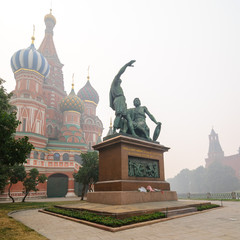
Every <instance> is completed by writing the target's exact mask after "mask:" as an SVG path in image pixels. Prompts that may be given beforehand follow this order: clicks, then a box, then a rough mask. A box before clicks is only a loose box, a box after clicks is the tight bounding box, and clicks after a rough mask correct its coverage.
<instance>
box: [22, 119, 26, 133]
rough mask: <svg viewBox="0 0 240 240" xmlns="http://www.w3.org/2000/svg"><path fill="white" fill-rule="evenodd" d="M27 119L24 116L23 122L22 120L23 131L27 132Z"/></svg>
mask: <svg viewBox="0 0 240 240" xmlns="http://www.w3.org/2000/svg"><path fill="white" fill-rule="evenodd" d="M26 121H27V119H26V118H23V122H22V131H23V132H26Z"/></svg>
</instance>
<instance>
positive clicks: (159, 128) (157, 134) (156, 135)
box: [153, 122, 162, 141]
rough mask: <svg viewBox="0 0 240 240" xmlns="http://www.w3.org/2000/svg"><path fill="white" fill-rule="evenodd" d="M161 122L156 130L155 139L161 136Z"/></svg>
mask: <svg viewBox="0 0 240 240" xmlns="http://www.w3.org/2000/svg"><path fill="white" fill-rule="evenodd" d="M161 125H162V124H161V123H160V122H159V123H158V124H157V126H156V128H155V131H154V133H153V141H156V140H157V139H158V137H159V134H160V131H161Z"/></svg>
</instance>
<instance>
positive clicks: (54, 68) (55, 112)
mask: <svg viewBox="0 0 240 240" xmlns="http://www.w3.org/2000/svg"><path fill="white" fill-rule="evenodd" d="M44 21H45V25H46V30H45V36H44V39H43V41H42V43H41V45H40V47H39V49H38V51H39V52H40V53H42V55H43V56H44V57H45V58H46V59H47V60H48V63H49V65H50V74H49V76H48V78H47V79H46V80H45V81H44V85H43V89H44V98H45V100H46V105H47V111H46V125H47V126H46V127H47V132H46V136H47V137H48V138H50V139H55V140H57V138H58V135H59V130H60V128H61V125H62V117H63V115H62V112H61V111H60V109H59V102H60V101H61V100H62V98H64V97H65V96H66V92H65V91H64V83H63V72H62V68H63V64H62V63H61V62H60V60H59V58H58V55H57V51H56V48H55V45H54V42H53V28H54V26H55V25H56V19H55V17H54V16H53V15H52V10H50V13H49V14H47V15H46V16H45V17H44Z"/></svg>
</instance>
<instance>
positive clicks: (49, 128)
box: [47, 125, 53, 135]
mask: <svg viewBox="0 0 240 240" xmlns="http://www.w3.org/2000/svg"><path fill="white" fill-rule="evenodd" d="M52 131H53V129H52V126H51V125H48V126H47V133H48V135H51V134H52Z"/></svg>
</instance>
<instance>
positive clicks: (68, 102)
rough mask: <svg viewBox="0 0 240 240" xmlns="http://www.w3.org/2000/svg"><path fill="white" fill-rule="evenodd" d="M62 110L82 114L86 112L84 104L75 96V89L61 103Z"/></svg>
mask: <svg viewBox="0 0 240 240" xmlns="http://www.w3.org/2000/svg"><path fill="white" fill-rule="evenodd" d="M60 110H61V111H62V112H65V111H77V112H80V113H82V112H83V111H84V102H83V101H82V100H81V99H80V98H79V97H78V96H77V95H76V94H75V92H74V88H72V91H71V92H70V94H69V95H68V96H67V97H65V98H63V99H62V101H61V103H60Z"/></svg>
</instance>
